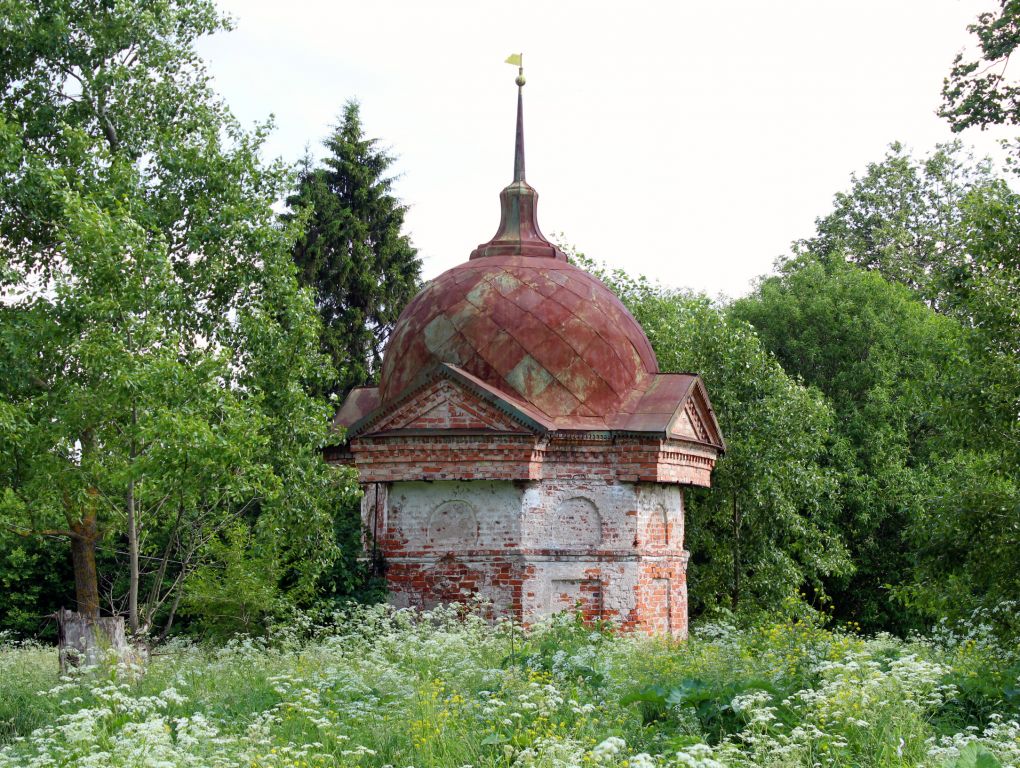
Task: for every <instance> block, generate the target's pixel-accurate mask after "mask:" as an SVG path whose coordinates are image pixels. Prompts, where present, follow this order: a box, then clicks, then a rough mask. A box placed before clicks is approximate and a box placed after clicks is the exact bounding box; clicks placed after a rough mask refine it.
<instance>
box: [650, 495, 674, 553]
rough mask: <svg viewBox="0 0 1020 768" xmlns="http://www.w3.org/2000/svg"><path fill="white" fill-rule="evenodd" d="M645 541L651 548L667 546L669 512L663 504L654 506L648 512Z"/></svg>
mask: <svg viewBox="0 0 1020 768" xmlns="http://www.w3.org/2000/svg"><path fill="white" fill-rule="evenodd" d="M645 541H646V543H647V544H649V545H653V546H661V547H668V546H669V511H668V510H667V509H666V505H665V504H662V503H659V504H656V505H655V506H654V507H652V509H651V510H650V511H649V514H648V527H647V528H646V530H645Z"/></svg>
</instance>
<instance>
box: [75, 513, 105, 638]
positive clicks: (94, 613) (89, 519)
mask: <svg viewBox="0 0 1020 768" xmlns="http://www.w3.org/2000/svg"><path fill="white" fill-rule="evenodd" d="M98 538H99V535H98V526H97V525H96V512H95V508H94V507H92V505H91V504H90V505H89V508H88V509H86V510H85V511H84V513H83V514H82V518H81V520H76V521H72V522H71V563H72V565H73V567H74V592H75V599H76V601H77V603H78V613H80V614H81V615H82V616H86V617H92V618H96V619H98V618H99V574H98V572H97V571H96V539H98Z"/></svg>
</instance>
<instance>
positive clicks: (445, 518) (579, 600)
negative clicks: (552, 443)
mask: <svg viewBox="0 0 1020 768" xmlns="http://www.w3.org/2000/svg"><path fill="white" fill-rule="evenodd" d="M375 487H376V486H370V487H369V489H368V491H367V492H366V495H365V501H364V502H363V516H364V521H365V524H366V528H367V529H368V530H370V531H372V530H374V531H376V541H377V542H378V546H379V548H380V550H381V551H382V554H383V555H384V557H385V558H386V561H387V564H388V570H387V580H388V582H389V586H390V589H391V600H392V602H393V603H394V604H396V605H398V606H417V607H422V608H428V607H432V606H434V605H436V604H437V603H440V602H451V601H464V600H467V599H470V598H471V597H472V596H475V595H477V596H480V597H484V598H486V599H488V600H489V601H491V602H492V604H493V611H494V612H495V613H496V614H506V613H511V614H513V615H514V616H516V617H518V618H519V619H521V620H523V621H525V622H529V623H530V622H533V621H536V620H539V619H541V618H544V617H547V616H549V615H551V614H553V613H556V612H558V611H562V610H580V611H581V612H582V613H583V615H584V616H585V618H587V619H591V620H594V619H609V620H613V621H615V622H617V623H619V624H620V625H622V626H624V627H627V628H637V629H643V630H645V631H650V632H657V633H665V632H669V633H671V634H673V635H683V634H685V633H686V629H687V588H686V563H687V556H686V553H685V552H684V550H683V495H682V492H681V490H680V489H679V488H678V487H676V486H669V485H659V484H654V483H623V482H610V483H607V482H605V481H598V480H590V479H567V480H544V481H529V482H513V481H498V480H496V481H493V480H473V481H435V482H395V483H390V484H380V485H379V486H378V488H379V490H378V491H375V490H374V488H375ZM376 499H378V501H377V500H376ZM376 510H378V514H377V513H376Z"/></svg>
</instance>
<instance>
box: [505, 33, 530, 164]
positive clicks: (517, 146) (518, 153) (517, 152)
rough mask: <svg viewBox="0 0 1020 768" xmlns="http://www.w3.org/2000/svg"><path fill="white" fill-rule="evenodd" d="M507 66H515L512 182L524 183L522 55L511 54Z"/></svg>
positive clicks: (523, 80)
mask: <svg viewBox="0 0 1020 768" xmlns="http://www.w3.org/2000/svg"><path fill="white" fill-rule="evenodd" d="M506 63H507V64H516V65H517V78H516V79H515V80H514V82H515V83H517V137H516V140H515V142H514V181H524V83H526V82H527V81H526V80H525V79H524V54H523V53H512V54H510V55H509V56H507V58H506Z"/></svg>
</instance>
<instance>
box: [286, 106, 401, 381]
mask: <svg viewBox="0 0 1020 768" xmlns="http://www.w3.org/2000/svg"><path fill="white" fill-rule="evenodd" d="M324 143H325V146H326V149H328V150H329V155H328V156H327V157H326V158H325V159H324V160H323V165H322V166H320V167H317V168H312V167H311V161H310V159H307V158H306V160H305V163H304V167H303V168H302V171H301V174H300V177H299V179H298V189H297V192H296V193H295V194H293V195H292V196H291V197H289V198H288V199H287V203H288V204H289V205H290V207H291V209H292V211H293V213H290V214H288V215H286V216H284V219H285V220H288V221H295V220H297V221H300V222H301V234H300V236H299V237H298V238H297V240H296V242H295V244H294V248H293V257H294V262H295V264H297V266H298V270H299V272H298V276H299V278H300V280H301V283H302V284H303V285H306V286H309V287H310V288H311V289H312V290H313V291H314V293H315V303H316V306H318V308H319V314H320V316H321V318H322V330H321V347H322V350H323V352H325V353H326V354H327V355H329V357H330V358H331V359H332V361H333V365H334V366H335V367H336V370H337V372H338V374H339V378H338V380H337V381H336V382H334V383H333V386H332V387H331V388H330V391H331V392H335V393H339V394H341V395H343V394H346V393H347V392H348V391H349V390H350V389H352V388H353V387H356V386H360V385H362V384H366V383H368V382H371V381H375V380H377V378H378V375H379V369H380V367H381V364H382V353H383V349H385V346H386V341H387V339H388V338H389V334H390V330H391V329H392V327H393V323H394V322H396V319H397V316H398V315H399V314H400V311H401V310H402V309H403V308H404V305H405V304H407V302H408V301H410V300H411V298H412V297H413V296H414V295H415V293H417V291H418V288H419V279H420V275H421V259H419V258H418V251H417V250H416V249H415V248H414V246H412V245H411V241H410V239H409V238H408V237H407V235H404V234H401V229H402V228H403V226H404V214H405V213H406V212H407V207H406V206H404V205H402V204H401V203H400V202H399V201H397V200H396V199H395V198H394V197H393V195H392V194H391V189H392V186H393V179H392V178H389V177H387V176H385V175H384V174H385V173H386V172H387V170H388V169H389V168H390V166H391V165H392V164H393V158H392V157H391V156H390V155H388V154H387V153H386V152H385V151H383V150H381V149H379V148H378V141H377V140H376V139H369V138H366V137H365V135H364V131H363V128H362V125H361V114H360V107H359V105H358V103H357V102H356V101H348V102H347V103H346V104H345V105H344V109H343V115H342V118H341V122H340V124H339V125H338V126H336V128H335V129H334V131H333V133H332V134H330V136H329V138H327V139H326V141H325V142H324Z"/></svg>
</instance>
